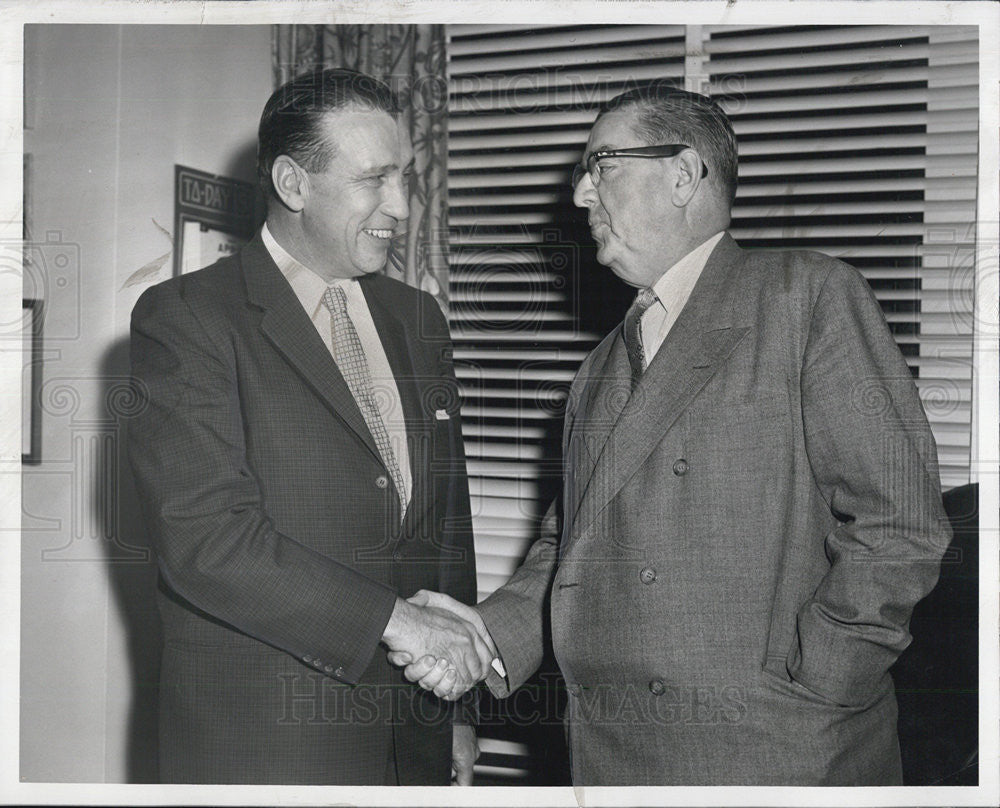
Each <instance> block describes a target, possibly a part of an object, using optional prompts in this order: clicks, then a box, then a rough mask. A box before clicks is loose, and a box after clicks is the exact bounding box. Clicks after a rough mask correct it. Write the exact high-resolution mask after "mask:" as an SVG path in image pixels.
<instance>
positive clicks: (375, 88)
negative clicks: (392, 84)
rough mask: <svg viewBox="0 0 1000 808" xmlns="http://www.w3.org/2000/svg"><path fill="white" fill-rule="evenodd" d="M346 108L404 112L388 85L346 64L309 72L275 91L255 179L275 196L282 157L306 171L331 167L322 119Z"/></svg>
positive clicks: (263, 120)
mask: <svg viewBox="0 0 1000 808" xmlns="http://www.w3.org/2000/svg"><path fill="white" fill-rule="evenodd" d="M342 109H361V110H373V111H374V110H381V111H382V112H385V113H387V114H389V115H391V116H392V117H393V118H397V117H398V116H399V113H400V111H401V108H400V104H399V99H398V98H397V96H396V94H395V93H394V92H393V91H392V90H391V89H389V87H388V86H387V85H386V84H384V83H383V82H381V81H379V80H378V79H375V78H373V77H371V76H369V75H366V74H365V73H358V72H357V71H355V70H347V69H344V68H327V69H325V70H324V69H320V70H314V71H312V72H311V73H305V74H303V75H301V76H297V77H295V78H294V79H292V80H291V81H288V82H286V83H285V84H282V85H281V86H280V87H279V88H278V89H277V90H275V91H274V92H273V93H272V94H271V97H270V98H269V99H268V100H267V103H266V104H265V105H264V111H263V113H261V116H260V126H259V127H258V129H257V178H258V180H259V181H260V184H261V187H262V188H263V189H264V193H265V194H266V195H267V196H268V197H270V196H271V195H273V194H274V186H273V184H272V182H271V168H272V167H273V166H274V161H275V159H276V158H277V157H278V156H279V155H282V154H285V155H288V156H289V157H291V158H292V159H293V160H295V162H297V163H298V164H299V165H300V166H302V167H303V168H304V169H305V170H306V171H310V172H317V171H323V170H324V169H325V168H326V167H327V165H328V164H329V162H330V160H331V159H332V158H333V156H334V154H335V147H334V145H333V144H332V143H330V142H329V139H328V138H327V137H326V136H325V135H324V133H323V128H322V123H323V119H324V117H325V116H326V115H327V114H328V113H330V112H336V111H337V110H342Z"/></svg>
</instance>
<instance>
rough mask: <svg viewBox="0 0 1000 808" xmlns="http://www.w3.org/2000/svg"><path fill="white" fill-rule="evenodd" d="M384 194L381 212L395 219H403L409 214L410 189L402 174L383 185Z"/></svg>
mask: <svg viewBox="0 0 1000 808" xmlns="http://www.w3.org/2000/svg"><path fill="white" fill-rule="evenodd" d="M384 188H385V196H384V198H383V200H382V212H383V213H385V214H386V215H387V216H391V217H392V218H393V219H396V220H397V221H403V220H404V219H406V218H407V217H409V215H410V191H409V187H408V183H407V182H406V180H405V178H404V177H403V176H400V177H399V178H398V179H397V180H395V181H393V182H387V183H386V184H385V186H384Z"/></svg>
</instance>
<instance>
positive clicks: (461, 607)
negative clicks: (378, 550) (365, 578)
mask: <svg viewBox="0 0 1000 808" xmlns="http://www.w3.org/2000/svg"><path fill="white" fill-rule="evenodd" d="M382 642H383V643H385V645H386V646H387V647H388V648H389V654H388V657H389V661H390V662H391V663H392V664H393V665H397V666H399V667H405V671H404V675H405V676H406V678H407V679H409V680H410V681H411V682H417V683H419V684H420V686H421V687H422V688H424V690H433V691H434V694H435V695H436V696H438V698H442V699H445V700H447V701H454V700H456V699H458V698H460V697H461V696H462V695H463V694H464V693H465V692H466V691H467V690H468V689H469V688H470V687H472V686H473V685H475V684H476V683H477V682H480V681H482V680H483V679H485V678H486V675H487V674H488V673H489V672H490V668H491V667H494V661H495V660H496V659H497V654H496V646H495V645H494V643H493V639H492V637H490V633H489V631H487V630H486V625H485V624H484V623H483V619H482V618H481V617H480V616H479V612H477V611H476V610H475V609H473V608H472V607H471V606H466V605H465V604H464V603H460V602H459V601H457V600H455V599H454V598H451V597H448V595H443V594H441V593H439V592H428V591H427V590H425V589H421V590H420V591H419V592H417V593H416V594H415V595H414V596H413V597H411V598H408V599H407V600H402V599H397V600H396V606H395V608H394V609H393V610H392V616H391V617H390V618H389V623H388V624H387V625H386V627H385V632H384V633H383V635H382ZM495 669H497V670H498V671H499V670H502V666H500V663H499V661H496V663H495Z"/></svg>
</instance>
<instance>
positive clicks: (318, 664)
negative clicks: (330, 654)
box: [313, 659, 323, 668]
mask: <svg viewBox="0 0 1000 808" xmlns="http://www.w3.org/2000/svg"><path fill="white" fill-rule="evenodd" d="M313 667H314V668H322V667H323V663H322V662H321V661H320V660H318V659H314V660H313Z"/></svg>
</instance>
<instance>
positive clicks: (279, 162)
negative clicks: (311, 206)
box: [271, 154, 309, 213]
mask: <svg viewBox="0 0 1000 808" xmlns="http://www.w3.org/2000/svg"><path fill="white" fill-rule="evenodd" d="M271 183H272V184H273V185H274V192H275V194H277V196H278V199H280V200H281V203H282V204H283V205H284V206H285V207H286V208H288V209H289V210H290V211H293V212H295V213H298V212H299V211H301V210H302V209H303V208H304V207H305V206H306V200H307V199H308V198H309V175H308V174H307V173H306V171H305V169H303V168H302V166H300V165H299V164H298V163H296V162H295V161H294V160H293V159H292V158H291V157H289V156H288V155H287V154H279V155H278V156H277V157H276V158H274V164H273V165H272V166H271Z"/></svg>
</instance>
